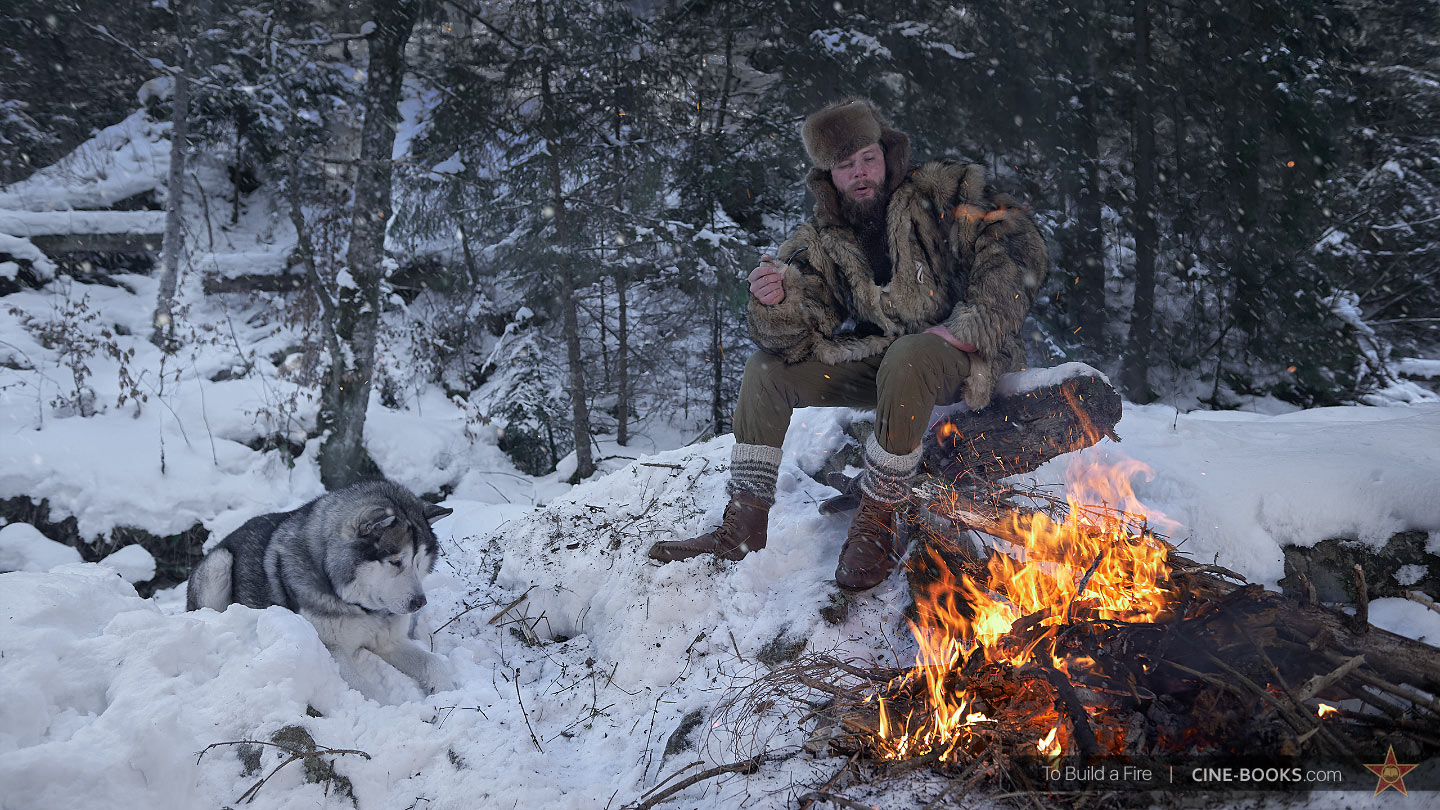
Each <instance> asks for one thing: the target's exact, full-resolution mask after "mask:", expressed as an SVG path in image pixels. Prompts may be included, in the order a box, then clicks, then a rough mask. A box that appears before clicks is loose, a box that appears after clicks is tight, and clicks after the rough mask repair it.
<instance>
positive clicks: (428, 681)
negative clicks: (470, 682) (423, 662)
mask: <svg viewBox="0 0 1440 810" xmlns="http://www.w3.org/2000/svg"><path fill="white" fill-rule="evenodd" d="M425 669H426V672H425V680H424V682H423V683H421V685H420V688H421V689H423V690H425V694H427V695H433V694H435V693H436V692H453V691H454V690H456V689H458V688H460V684H459V682H458V681H456V680H455V673H454V671H453V670H452V669H451V667H450V662H448V661H446V660H445V659H443V658H441V657H439V656H435V657H434V658H433V659H432V660H431V661H430V665H429V666H427V667H426V668H425Z"/></svg>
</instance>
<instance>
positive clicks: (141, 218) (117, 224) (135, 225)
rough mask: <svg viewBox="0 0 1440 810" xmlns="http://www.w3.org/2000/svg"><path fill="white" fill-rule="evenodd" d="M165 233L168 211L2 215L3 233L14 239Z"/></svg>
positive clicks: (4, 212) (8, 212) (6, 213)
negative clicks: (73, 235)
mask: <svg viewBox="0 0 1440 810" xmlns="http://www.w3.org/2000/svg"><path fill="white" fill-rule="evenodd" d="M163 230H165V212H164V211H0V233H7V234H11V235H13V236H27V237H29V236H49V235H52V234H67V233H160V232H161V231H163Z"/></svg>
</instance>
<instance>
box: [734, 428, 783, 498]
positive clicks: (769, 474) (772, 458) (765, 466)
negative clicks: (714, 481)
mask: <svg viewBox="0 0 1440 810" xmlns="http://www.w3.org/2000/svg"><path fill="white" fill-rule="evenodd" d="M779 475H780V448H778V447H770V446H769V445H765V444H741V443H739V442H736V443H735V449H734V450H733V451H731V453H730V483H729V484H727V485H726V487H725V491H726V492H728V493H729V494H730V495H731V496H732V497H733V496H734V495H735V493H737V492H746V493H749V494H751V495H754V496H755V497H757V498H759V499H760V500H762V501H764V502H765V503H767V504H773V503H775V479H776V477H778V476H779Z"/></svg>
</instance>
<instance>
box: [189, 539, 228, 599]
mask: <svg viewBox="0 0 1440 810" xmlns="http://www.w3.org/2000/svg"><path fill="white" fill-rule="evenodd" d="M234 565H235V556H234V555H233V554H231V553H230V551H229V549H224V548H217V549H215V550H214V551H211V552H210V553H209V554H206V555H205V559H203V560H201V561H200V564H199V565H197V566H195V570H193V571H191V572H190V583H189V584H188V585H187V586H186V588H185V609H186V610H199V609H200V608H202V607H208V608H210V609H211V610H224V609H225V608H226V606H228V605H229V604H230V603H231V602H232V601H234V600H233V599H231V587H230V571H231V569H232V568H233V567H234Z"/></svg>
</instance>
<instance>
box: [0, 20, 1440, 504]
mask: <svg viewBox="0 0 1440 810" xmlns="http://www.w3.org/2000/svg"><path fill="white" fill-rule="evenodd" d="M1437 20H1440V4H1437V3H1436V2H1433V1H1430V0H1427V1H1425V2H1401V1H1400V0H1375V1H1373V2H1372V1H1371V0H1343V1H1340V2H1324V1H1321V2H1313V1H1311V0H1305V1H1304V2H1291V1H1290V0H1286V1H1285V2H1281V0H1258V2H1248V3H1241V4H1234V3H1221V2H1218V0H1176V1H1175V2H1161V1H1160V0H1127V1H1126V2H1113V1H1111V0H1093V1H1092V2H1073V3H1068V4H1059V3H1049V2H1036V1H1035V0H1015V2H1010V3H1004V4H993V3H973V2H943V3H941V2H909V1H908V0H900V1H899V2H884V3H871V2H861V3H840V2H837V3H834V4H810V3H802V2H787V1H786V0H778V1H776V2H754V1H750V0H738V1H737V0H717V2H688V3H681V2H658V1H657V2H645V1H644V0H635V2H614V1H613V0H594V1H593V2H581V3H572V4H559V3H547V2H544V0H529V1H527V2H510V1H509V0H496V1H495V2H484V1H483V0H445V1H444V2H439V1H438V0H425V2H418V1H417V2H401V1H400V0H375V2H373V3H372V2H352V3H335V2H295V1H293V0H271V1H270V2H264V1H261V2H247V3H238V2H226V0H195V1H194V2H183V3H177V2H174V1H173V0H172V1H171V2H169V3H168V4H167V3H164V2H159V3H148V2H122V3H114V2H101V1H100V0H65V1H64V2H41V1H40V0H13V1H12V2H9V3H7V4H6V5H5V10H4V11H0V184H10V183H16V182H18V181H22V180H24V179H25V178H27V177H29V176H30V175H31V174H32V173H33V172H35V171H36V170H37V169H39V168H41V167H45V166H49V165H51V164H52V163H54V162H55V161H56V160H58V159H60V158H61V157H62V156H65V155H66V154H67V153H69V152H70V150H72V149H74V148H75V147H76V146H77V145H78V144H80V143H82V142H84V141H86V140H87V139H88V138H90V137H91V136H92V135H93V134H94V133H95V132H96V131H97V130H99V129H101V128H103V127H106V126H108V125H111V124H114V123H115V122H117V121H120V120H122V119H124V118H125V117H126V116H128V115H130V114H131V113H132V112H134V110H135V109H136V106H137V99H139V100H140V102H143V104H144V105H145V107H146V108H147V111H148V114H149V115H150V117H151V118H153V119H154V120H156V121H160V122H170V123H171V130H170V132H171V140H172V149H171V162H170V165H169V178H170V183H169V187H172V188H179V187H185V186H186V185H187V184H189V189H188V191H187V192H186V194H180V195H176V194H167V193H165V192H164V189H158V190H155V191H152V192H147V193H144V194H140V195H137V196H136V197H134V198H130V199H127V200H123V201H119V202H117V203H115V205H114V206H113V207H114V208H117V209H131V210H135V209H139V210H146V209H149V210H155V211H159V210H165V211H167V223H168V224H167V228H166V233H165V235H164V238H165V243H164V248H163V249H162V250H159V251H150V252H148V253H145V252H139V253H136V254H134V255H126V254H116V253H111V254H106V255H103V256H98V255H86V254H71V255H68V256H66V257H61V258H59V259H58V268H59V274H60V275H65V274H70V275H72V276H75V277H77V278H78V277H84V278H86V279H87V280H93V279H94V278H95V277H96V276H97V275H99V276H103V275H104V274H105V273H106V272H109V271H114V270H116V269H117V268H124V269H125V270H127V271H130V272H133V271H135V270H136V269H137V268H138V269H140V270H142V271H143V272H150V273H154V274H157V275H160V276H161V278H162V282H161V284H160V293H159V295H158V300H157V302H156V318H155V323H156V329H155V334H154V335H153V336H152V340H153V341H154V342H155V343H156V344H157V345H158V346H160V347H161V348H162V349H164V350H165V351H166V352H170V353H175V352H179V351H181V350H183V348H184V346H185V344H186V342H187V341H190V340H194V339H197V338H196V336H195V333H194V330H190V331H189V332H187V330H186V329H185V318H186V313H187V311H188V309H189V308H191V307H194V306H195V305H196V303H197V302H196V301H195V300H193V297H192V298H190V299H187V295H192V296H193V294H194V293H193V290H195V289H196V288H197V287H198V288H199V289H200V290H202V291H203V292H202V293H201V294H203V295H205V296H215V297H224V296H235V295H237V294H238V295H243V296H247V297H248V298H247V300H248V305H249V306H255V305H256V303H257V302H258V303H259V304H260V305H261V306H264V307H269V308H270V310H271V311H272V313H273V317H274V318H275V320H276V321H277V322H284V323H286V324H287V325H288V326H289V327H293V328H298V329H299V330H300V334H301V335H302V339H301V340H299V341H298V342H297V343H296V345H295V346H293V347H291V349H293V350H287V351H284V352H280V353H278V354H277V355H276V356H275V357H274V358H272V360H273V366H274V368H273V369H272V370H273V371H274V373H276V374H278V375H281V376H283V377H284V378H285V379H286V380H288V381H289V382H292V383H295V384H296V385H297V386H299V387H300V388H301V389H308V390H310V391H312V392H313V393H314V396H315V397H316V398H317V399H318V400H319V403H320V404H319V407H318V418H316V419H315V420H314V421H313V422H310V423H305V424H304V425H303V427H302V430H301V433H302V434H303V435H299V436H296V435H292V434H287V433H285V432H284V431H279V432H277V434H276V437H275V438H274V439H273V444H274V446H275V448H276V449H277V450H279V451H280V452H286V451H287V448H289V449H294V448H295V447H303V445H304V441H305V439H306V438H315V437H320V436H324V437H325V441H324V445H323V448H322V450H321V472H322V476H323V478H324V481H325V484H326V485H327V486H329V487H334V486H338V485H342V484H344V483H347V482H348V481H350V480H354V479H355V478H357V477H360V476H363V475H367V474H372V473H374V472H376V471H377V469H376V467H375V464H374V462H373V461H372V460H371V459H370V458H368V456H367V454H366V451H365V449H364V444H363V441H362V437H363V435H364V430H365V413H366V406H367V403H369V401H370V397H371V396H372V393H378V395H379V400H380V403H381V404H382V405H383V406H385V407H391V408H399V407H404V406H405V404H406V402H407V399H409V398H411V397H418V394H416V392H418V391H420V390H421V389H423V388H427V387H439V388H441V389H442V390H443V391H444V392H445V394H446V396H447V397H448V398H450V399H451V400H452V401H454V402H457V403H461V404H463V405H464V407H465V408H466V409H467V413H469V414H470V415H471V418H472V419H473V421H474V423H475V425H476V426H477V429H478V427H479V426H482V425H496V426H501V427H503V436H502V438H501V439H500V446H501V449H502V450H504V451H505V452H506V453H508V454H509V455H510V457H511V458H512V459H513V460H514V461H515V464H516V466H517V467H519V468H520V469H521V470H523V471H524V472H526V473H529V474H531V475H542V474H545V473H548V472H550V471H553V470H554V469H555V468H556V466H557V464H560V463H561V461H562V459H565V458H566V457H567V456H568V455H569V454H571V453H574V454H575V469H574V473H573V475H572V476H571V477H572V480H580V479H583V478H585V477H587V476H588V475H590V473H591V472H593V470H594V465H595V461H596V460H595V456H594V452H595V449H596V448H597V447H599V446H600V445H599V444H598V443H597V442H596V441H595V438H594V437H596V436H605V437H608V438H609V439H611V440H613V441H614V442H615V444H617V445H619V446H625V445H626V444H627V442H629V441H630V438H631V436H633V435H634V433H635V431H636V430H637V429H639V430H643V429H645V427H646V426H647V425H651V424H654V423H657V422H669V423H672V424H673V423H676V422H677V421H678V422H684V423H689V424H691V425H692V426H694V427H695V429H696V433H697V435H696V436H694V437H691V438H702V437H704V436H707V435H717V434H720V433H724V432H727V431H728V430H729V427H730V426H729V418H730V414H731V410H732V408H733V403H734V400H735V394H736V390H737V387H738V383H739V376H740V371H741V370H742V369H743V366H744V362H745V358H746V356H747V355H748V353H749V351H750V345H749V343H748V339H747V337H746V335H745V329H744V317H743V315H744V306H745V301H746V295H747V293H746V287H745V283H744V276H745V274H746V273H747V272H748V271H749V269H750V268H751V267H753V266H754V265H755V262H756V260H757V258H758V256H759V255H760V254H761V253H762V252H764V251H765V250H767V249H773V247H774V246H775V245H777V244H779V243H780V242H781V241H783V239H784V238H785V235H786V234H787V233H788V232H789V231H790V230H791V229H793V227H794V226H795V225H796V224H798V223H799V222H801V221H803V219H804V218H805V217H807V216H808V214H809V206H810V203H811V201H809V200H807V199H806V195H805V189H804V183H803V177H804V174H805V171H806V170H807V169H808V164H807V161H806V159H805V157H804V151H803V149H802V147H801V145H800V143H799V138H798V129H799V124H800V122H801V120H802V119H803V118H804V116H805V115H806V114H807V113H808V112H810V111H813V110H814V109H816V108H818V107H819V106H820V105H822V104H824V103H827V102H829V101H833V100H835V99H838V98H841V97H844V96H847V95H860V96H865V97H868V98H871V99H873V100H874V101H875V102H876V103H877V104H878V105H879V106H880V108H881V109H882V110H884V111H885V112H886V113H887V114H888V115H889V117H890V118H891V119H892V121H893V122H894V124H895V125H896V126H897V127H898V128H900V129H902V130H904V131H906V132H907V133H908V134H909V135H910V136H911V138H912V142H913V144H914V146H915V154H916V155H917V156H920V157H921V158H923V159H928V158H940V157H953V158H960V159H965V160H972V161H975V162H979V163H982V164H984V165H985V166H986V167H987V169H988V170H989V171H990V174H991V180H992V182H993V183H994V184H995V185H997V186H998V187H1000V188H1002V189H1005V190H1007V191H1010V192H1012V193H1014V194H1015V195H1016V196H1018V197H1019V198H1021V199H1023V200H1025V201H1026V202H1027V203H1028V204H1029V205H1030V206H1031V207H1032V208H1033V215H1034V217H1035V218H1036V220H1037V222H1038V223H1039V224H1040V227H1041V229H1042V231H1043V232H1044V234H1045V236H1046V238H1047V240H1048V241H1049V243H1050V245H1051V250H1052V258H1053V261H1054V264H1055V272H1053V273H1052V274H1051V281H1050V284H1049V286H1048V287H1047V288H1046V289H1045V290H1044V291H1043V294H1042V296H1041V298H1040V300H1039V301H1038V302H1037V305H1036V307H1035V309H1034V311H1033V317H1032V322H1031V324H1030V326H1029V327H1028V328H1027V330H1026V332H1027V337H1028V338H1029V342H1030V347H1029V348H1030V352H1031V358H1030V359H1031V363H1032V365H1054V364H1057V363H1060V362H1065V361H1069V360H1080V361H1084V362H1086V363H1089V364H1091V365H1093V366H1095V367H1097V368H1099V369H1102V370H1103V371H1105V372H1106V373H1108V374H1109V375H1110V376H1111V378H1112V380H1114V381H1115V382H1116V383H1117V384H1118V385H1119V386H1120V387H1121V388H1122V389H1123V392H1124V394H1125V396H1126V398H1127V399H1129V400H1130V401H1132V402H1136V403H1147V402H1154V401H1161V402H1165V403H1168V404H1171V405H1174V406H1175V407H1176V408H1177V409H1180V410H1189V409H1193V408H1214V409H1225V408H1236V407H1248V406H1252V405H1255V404H1256V403H1270V404H1273V405H1274V406H1276V407H1296V406H1298V407H1315V406H1321V405H1328V404H1340V403H1355V402H1360V403H1373V404H1382V403H1387V402H1394V401H1404V400H1407V399H1414V398H1415V397H1416V396H1423V395H1425V392H1424V391H1423V389H1418V388H1417V387H1416V386H1415V385H1414V383H1413V382H1407V380H1406V377H1407V375H1408V377H1409V378H1411V380H1419V381H1421V382H1425V381H1427V380H1428V381H1429V382H1427V383H1426V384H1429V385H1432V386H1433V385H1434V382H1433V380H1434V379H1435V378H1437V377H1440V371H1437V370H1436V367H1437V363H1436V362H1435V361H1434V359H1433V358H1436V357H1440V285H1437V284H1436V283H1435V282H1436V280H1437V274H1440V261H1437V255H1440V213H1437V211H1440V205H1437V203H1440V185H1437V184H1440V128H1437V127H1436V125H1435V122H1436V121H1437V120H1440V119H1437V116H1436V112H1437V108H1440V63H1437V58H1440V42H1437V36H1436V34H1437V31H1440V26H1437ZM407 109H408V110H409V111H410V112H409V113H406V110H407ZM417 110H418V111H420V113H418V114H417V113H416V111H417ZM407 116H408V117H407ZM402 119H405V120H407V121H409V124H407V125H404V126H402V123H401V122H402ZM417 121H418V122H419V123H417ZM204 165H211V166H222V167H223V168H224V174H221V175H219V176H220V177H222V178H224V182H223V183H220V184H218V185H217V184H216V183H214V182H212V180H210V179H206V178H213V177H214V176H215V175H214V174H213V173H212V174H206V175H204V177H203V178H202V175H201V174H200V173H198V172H195V171H193V170H187V167H194V166H204ZM262 201H263V203H264V204H265V205H269V206H271V207H272V208H273V215H274V216H277V217H280V218H282V219H285V220H288V222H289V225H290V226H292V227H293V228H294V234H293V239H294V242H295V246H294V248H293V250H291V252H290V253H289V254H288V257H287V259H286V262H285V263H284V266H283V267H281V268H278V269H275V270H266V271H260V272H243V271H236V270H234V269H233V268H231V269H229V270H225V271H215V270H212V269H207V267H205V266H203V265H202V263H200V262H197V261H195V257H196V256H197V255H200V254H201V253H202V252H204V251H206V250H213V249H214V243H215V239H216V237H215V230H214V229H222V230H223V229H225V228H227V227H234V226H235V225H236V224H237V223H239V222H240V221H241V219H242V214H244V213H245V212H247V211H248V210H250V209H251V208H254V207H256V206H259V205H261V204H262ZM197 203H199V204H203V205H204V206H205V208H204V211H203V221H204V223H205V228H206V229H208V234H207V233H206V232H202V231H201V230H199V229H198V228H195V227H189V228H186V227H185V223H186V222H194V221H197V220H195V219H194V217H197V216H199V215H197V214H196V212H195V211H194V210H189V211H186V210H184V207H185V206H187V205H189V206H195V205H196V204H197ZM186 217H191V219H186ZM207 238H208V241H209V245H208V247H207V244H206V242H207ZM152 265H153V268H152V267H151V266H152ZM29 270H32V268H29V267H28V266H27V265H25V264H24V263H23V262H21V263H20V264H19V265H17V266H16V272H13V273H10V274H8V276H6V277H0V286H4V285H8V287H7V288H6V289H0V293H5V292H9V291H11V290H13V289H17V288H21V287H25V286H27V285H28V286H35V287H39V286H43V285H44V284H45V283H46V282H48V280H49V279H47V278H44V277H42V276H43V274H41V273H39V272H38V270H36V271H33V272H27V271H29ZM187 277H188V279H189V282H190V286H187V285H186V280H187ZM277 279H279V280H278V281H277ZM196 281H200V282H202V283H200V284H198V285H197V284H195V282H196ZM177 290H178V292H177ZM187 291H189V292H187ZM62 340H63V336H62ZM241 354H243V352H241ZM245 372H246V369H241V370H240V371H239V372H237V373H245ZM162 375H163V372H162ZM75 389H76V390H75V391H74V392H73V397H74V398H75V400H76V401H75V402H74V403H72V404H74V405H76V406H77V407H80V409H81V410H82V411H83V410H84V403H83V401H81V400H83V398H84V391H83V386H81V385H80V384H79V383H78V381H77V385H76V386H75ZM1417 391H1418V392H1419V393H1418V394H1417ZM122 399H123V397H122ZM290 407H291V408H292V410H293V409H298V408H299V406H297V405H295V403H294V402H293V401H292V402H291V404H290ZM380 472H383V470H380Z"/></svg>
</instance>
